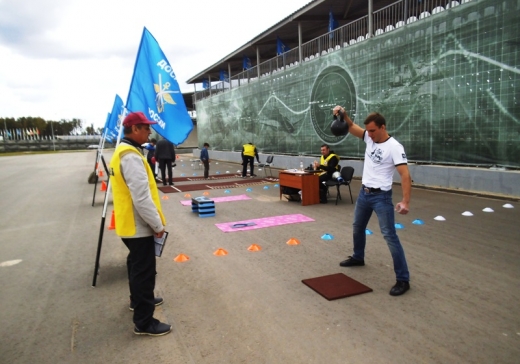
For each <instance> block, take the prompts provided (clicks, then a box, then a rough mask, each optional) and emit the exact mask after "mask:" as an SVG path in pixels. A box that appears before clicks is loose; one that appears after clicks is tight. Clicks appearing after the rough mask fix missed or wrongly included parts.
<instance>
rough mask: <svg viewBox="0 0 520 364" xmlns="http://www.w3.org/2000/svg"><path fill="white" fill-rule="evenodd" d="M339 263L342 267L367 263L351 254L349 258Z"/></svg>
mask: <svg viewBox="0 0 520 364" xmlns="http://www.w3.org/2000/svg"><path fill="white" fill-rule="evenodd" d="M339 265H340V266H342V267H355V266H363V265H365V261H364V260H357V259H354V258H352V257H351V256H349V257H348V259H347V260H344V261H342V262H341V263H339Z"/></svg>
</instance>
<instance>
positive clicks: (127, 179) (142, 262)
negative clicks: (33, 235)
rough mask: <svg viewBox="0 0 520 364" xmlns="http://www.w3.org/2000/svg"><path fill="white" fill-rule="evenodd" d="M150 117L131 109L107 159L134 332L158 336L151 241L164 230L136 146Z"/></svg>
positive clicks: (163, 330) (165, 328) (163, 327)
mask: <svg viewBox="0 0 520 364" xmlns="http://www.w3.org/2000/svg"><path fill="white" fill-rule="evenodd" d="M151 124H157V123H156V122H154V121H150V120H148V119H147V118H146V116H145V115H144V114H143V113H142V112H134V113H130V114H128V115H127V116H126V118H125V119H124V121H123V132H124V138H123V139H122V140H121V143H120V144H119V145H118V146H117V148H116V150H115V151H114V155H113V156H112V159H111V161H110V173H111V178H110V182H111V184H112V191H113V193H114V216H115V225H116V233H117V235H118V236H119V237H121V239H122V240H123V243H125V245H126V246H127V248H128V250H129V251H130V253H129V254H128V258H127V268H128V281H129V285H130V310H131V311H134V318H133V321H134V324H135V327H134V333H135V334H136V335H151V336H160V335H166V334H167V333H169V332H170V331H171V326H170V325H167V324H164V323H162V322H160V321H159V320H156V319H155V318H154V317H153V313H154V311H155V306H158V305H160V304H162V303H163V299H162V298H160V297H154V288H155V274H156V271H155V241H154V237H157V238H160V237H162V236H163V234H164V233H165V231H164V226H165V225H166V221H165V219H164V216H163V213H162V209H161V202H160V199H159V193H158V192H157V185H156V184H155V178H154V174H153V172H152V170H151V169H150V166H149V164H148V163H147V161H146V159H145V158H144V156H143V151H142V149H141V145H142V144H144V143H146V142H147V141H148V137H149V136H150V134H151V131H150V125H151Z"/></svg>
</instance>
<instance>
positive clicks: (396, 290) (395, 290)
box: [390, 281, 410, 296]
mask: <svg viewBox="0 0 520 364" xmlns="http://www.w3.org/2000/svg"><path fill="white" fill-rule="evenodd" d="M409 289H410V282H405V281H397V282H396V283H395V286H393V287H392V289H391V290H390V296H400V295H402V294H404V293H405V292H406V291H408V290H409Z"/></svg>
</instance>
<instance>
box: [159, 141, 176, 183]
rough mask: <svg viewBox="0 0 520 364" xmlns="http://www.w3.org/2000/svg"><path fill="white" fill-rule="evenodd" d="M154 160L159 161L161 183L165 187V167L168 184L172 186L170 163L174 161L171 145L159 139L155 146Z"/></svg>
mask: <svg viewBox="0 0 520 364" xmlns="http://www.w3.org/2000/svg"><path fill="white" fill-rule="evenodd" d="M155 160H156V161H159V169H160V170H161V178H162V183H163V185H164V186H166V175H165V172H166V167H168V182H169V185H170V186H173V173H172V163H173V162H174V161H175V148H174V146H173V143H172V142H170V141H168V140H166V139H161V140H159V141H158V142H157V145H156V146H155Z"/></svg>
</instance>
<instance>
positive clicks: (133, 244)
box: [122, 236, 155, 329]
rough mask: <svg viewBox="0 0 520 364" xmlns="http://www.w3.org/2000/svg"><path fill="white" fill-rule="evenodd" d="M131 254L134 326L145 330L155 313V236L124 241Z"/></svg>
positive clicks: (129, 262) (127, 264)
mask: <svg viewBox="0 0 520 364" xmlns="http://www.w3.org/2000/svg"><path fill="white" fill-rule="evenodd" d="M122 240H123V243H125V245H126V246H127V248H128V250H130V253H128V257H127V259H126V266H127V269H128V283H129V286H130V300H131V301H132V302H133V303H134V324H135V326H136V327H137V328H138V329H145V328H146V327H147V326H148V325H149V324H150V321H151V320H152V318H153V313H154V311H155V303H154V298H155V296H154V293H153V290H154V288H155V241H154V238H153V236H148V237H145V238H133V239H122Z"/></svg>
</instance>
